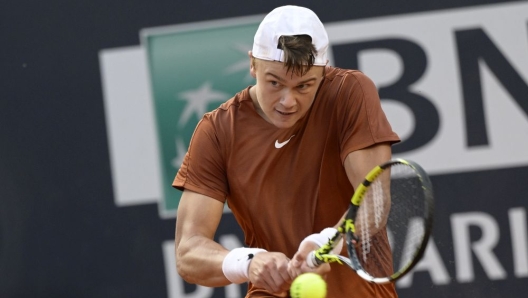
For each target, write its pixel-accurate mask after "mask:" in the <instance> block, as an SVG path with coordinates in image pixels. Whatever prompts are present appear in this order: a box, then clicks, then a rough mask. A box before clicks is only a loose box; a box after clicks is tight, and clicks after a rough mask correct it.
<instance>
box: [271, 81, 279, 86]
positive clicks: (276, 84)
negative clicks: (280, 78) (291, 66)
mask: <svg viewBox="0 0 528 298" xmlns="http://www.w3.org/2000/svg"><path fill="white" fill-rule="evenodd" d="M270 84H271V86H273V87H278V86H279V85H280V84H279V82H277V81H270Z"/></svg>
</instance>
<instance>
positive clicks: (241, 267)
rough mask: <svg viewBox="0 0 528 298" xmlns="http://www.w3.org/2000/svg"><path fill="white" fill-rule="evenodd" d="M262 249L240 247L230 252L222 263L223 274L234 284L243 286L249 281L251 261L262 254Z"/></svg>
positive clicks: (263, 250)
mask: <svg viewBox="0 0 528 298" xmlns="http://www.w3.org/2000/svg"><path fill="white" fill-rule="evenodd" d="M265 251H266V250H265V249H261V248H247V247H239V248H235V249H233V250H232V251H230V252H229V253H228V254H227V256H225V258H224V262H223V263H222V272H224V275H225V277H226V278H227V279H228V280H229V281H230V282H232V283H234V284H241V283H244V282H247V281H248V280H249V272H248V270H249V264H250V263H251V259H253V257H254V256H255V255H257V254H259V253H261V252H265Z"/></svg>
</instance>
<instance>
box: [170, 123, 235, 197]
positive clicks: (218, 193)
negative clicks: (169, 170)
mask: <svg viewBox="0 0 528 298" xmlns="http://www.w3.org/2000/svg"><path fill="white" fill-rule="evenodd" d="M226 181H227V178H226V171H225V162H224V158H223V154H222V150H221V145H220V141H219V138H218V135H217V133H216V130H215V128H214V125H213V122H212V120H211V115H210V114H206V115H205V116H204V117H203V118H202V120H200V122H199V123H198V125H197V126H196V129H195V131H194V134H193V136H192V138H191V142H190V144H189V149H188V151H187V154H186V155H185V157H184V159H183V163H182V165H181V167H180V170H179V171H178V173H177V174H176V177H175V178H174V182H173V183H172V186H173V187H175V188H177V189H179V190H184V189H188V190H191V191H194V192H197V193H200V194H203V195H206V196H209V197H211V198H213V199H216V200H218V201H221V202H225V200H226V197H227V192H228V190H227V182H226Z"/></svg>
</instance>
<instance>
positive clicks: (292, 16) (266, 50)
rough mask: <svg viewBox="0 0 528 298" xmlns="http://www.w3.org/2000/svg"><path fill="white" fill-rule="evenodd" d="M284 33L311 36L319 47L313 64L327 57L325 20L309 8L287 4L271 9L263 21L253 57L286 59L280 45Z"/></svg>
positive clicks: (321, 62) (258, 31) (320, 63)
mask: <svg viewBox="0 0 528 298" xmlns="http://www.w3.org/2000/svg"><path fill="white" fill-rule="evenodd" d="M282 35H286V36H291V35H309V36H310V37H311V38H312V43H313V44H314V46H315V49H316V50H317V56H316V57H315V61H314V65H318V66H324V65H326V62H327V60H328V58H327V56H328V55H327V51H328V35H327V33H326V29H325V28H324V26H323V23H321V21H320V20H319V18H318V17H317V15H316V14H315V13H314V12H313V11H311V10H310V9H308V8H305V7H300V6H294V5H286V6H281V7H278V8H275V9H274V10H272V11H271V12H270V13H269V14H268V15H266V17H264V20H262V22H261V23H260V25H259V27H258V29H257V33H255V39H254V41H253V51H252V53H253V57H255V58H259V59H263V60H268V61H280V62H284V52H283V50H281V49H279V48H277V46H278V44H279V37H281V36H282Z"/></svg>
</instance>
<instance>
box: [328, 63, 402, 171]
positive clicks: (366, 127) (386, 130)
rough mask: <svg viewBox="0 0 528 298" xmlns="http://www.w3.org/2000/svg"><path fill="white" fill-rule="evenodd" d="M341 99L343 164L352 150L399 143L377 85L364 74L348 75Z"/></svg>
mask: <svg viewBox="0 0 528 298" xmlns="http://www.w3.org/2000/svg"><path fill="white" fill-rule="evenodd" d="M338 96H340V98H339V100H338V110H337V114H338V117H337V120H338V121H339V123H338V127H339V129H340V132H339V135H340V136H341V140H340V142H341V160H342V161H344V160H345V159H346V157H347V156H348V154H349V153H350V152H352V151H355V150H359V149H363V148H367V147H369V146H372V145H374V144H377V143H383V142H389V143H391V144H393V143H396V142H399V141H400V139H399V137H398V135H397V134H396V133H395V132H394V131H393V130H392V127H391V125H390V123H389V121H388V120H387V117H386V115H385V113H384V112H383V110H382V108H381V102H380V98H379V95H378V90H377V88H376V86H375V85H374V82H372V80H371V79H370V78H368V77H367V76H366V75H364V74H363V73H362V72H359V71H355V72H352V73H349V74H348V75H347V76H346V77H345V78H344V81H343V85H342V86H341V88H340V90H339V93H338Z"/></svg>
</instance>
